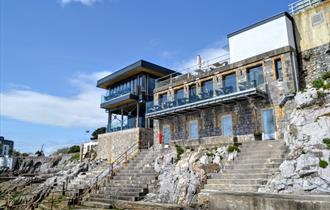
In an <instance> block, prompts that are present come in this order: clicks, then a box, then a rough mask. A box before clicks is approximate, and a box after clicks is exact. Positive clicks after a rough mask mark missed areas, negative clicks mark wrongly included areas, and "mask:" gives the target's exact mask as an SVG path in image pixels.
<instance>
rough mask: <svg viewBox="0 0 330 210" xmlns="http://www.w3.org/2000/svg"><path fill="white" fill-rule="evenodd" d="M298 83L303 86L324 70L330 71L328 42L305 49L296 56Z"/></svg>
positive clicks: (329, 45)
mask: <svg viewBox="0 0 330 210" xmlns="http://www.w3.org/2000/svg"><path fill="white" fill-rule="evenodd" d="M298 62H299V67H300V85H301V88H305V87H306V86H307V85H311V84H312V82H313V80H315V79H317V78H318V77H320V76H321V75H322V74H323V73H324V72H327V71H330V42H329V43H326V44H324V45H321V46H318V47H315V48H312V49H309V50H305V51H303V52H301V53H300V54H299V56H298Z"/></svg>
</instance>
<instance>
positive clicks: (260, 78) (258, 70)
mask: <svg viewBox="0 0 330 210" xmlns="http://www.w3.org/2000/svg"><path fill="white" fill-rule="evenodd" d="M248 80H249V81H255V83H256V85H261V84H263V83H264V75H263V71H262V65H260V66H257V67H253V68H251V69H248Z"/></svg>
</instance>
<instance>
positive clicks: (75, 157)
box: [70, 153, 80, 161]
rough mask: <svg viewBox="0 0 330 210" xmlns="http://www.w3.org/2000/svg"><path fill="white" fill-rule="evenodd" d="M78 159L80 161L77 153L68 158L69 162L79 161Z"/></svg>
mask: <svg viewBox="0 0 330 210" xmlns="http://www.w3.org/2000/svg"><path fill="white" fill-rule="evenodd" d="M79 159H80V154H79V153H76V154H74V155H72V156H71V158H70V160H71V161H74V160H79Z"/></svg>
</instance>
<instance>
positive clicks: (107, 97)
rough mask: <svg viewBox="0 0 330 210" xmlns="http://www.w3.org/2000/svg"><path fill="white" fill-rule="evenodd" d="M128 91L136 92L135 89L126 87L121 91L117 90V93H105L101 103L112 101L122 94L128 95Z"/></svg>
mask: <svg viewBox="0 0 330 210" xmlns="http://www.w3.org/2000/svg"><path fill="white" fill-rule="evenodd" d="M128 93H133V94H134V91H133V90H131V88H127V89H124V90H121V91H117V92H115V93H109V94H107V95H103V96H102V98H101V103H104V102H107V101H110V100H112V99H114V98H117V97H119V96H122V95H126V94H128Z"/></svg>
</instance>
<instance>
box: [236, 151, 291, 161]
mask: <svg viewBox="0 0 330 210" xmlns="http://www.w3.org/2000/svg"><path fill="white" fill-rule="evenodd" d="M284 156H285V155H284V154H283V153H281V154H270V153H268V154H267V153H265V154H250V155H245V154H242V153H238V156H237V157H236V159H235V160H242V159H244V160H260V159H263V160H265V159H269V158H271V159H281V158H284Z"/></svg>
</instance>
